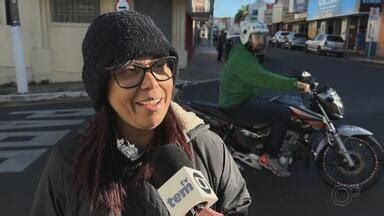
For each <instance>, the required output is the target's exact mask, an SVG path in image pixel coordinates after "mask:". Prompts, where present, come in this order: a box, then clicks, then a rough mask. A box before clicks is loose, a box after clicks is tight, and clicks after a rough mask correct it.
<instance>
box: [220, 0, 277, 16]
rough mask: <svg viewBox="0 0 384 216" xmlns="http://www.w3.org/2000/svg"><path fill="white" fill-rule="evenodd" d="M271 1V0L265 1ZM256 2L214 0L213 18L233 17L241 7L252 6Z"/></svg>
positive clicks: (253, 0) (251, 0)
mask: <svg viewBox="0 0 384 216" xmlns="http://www.w3.org/2000/svg"><path fill="white" fill-rule="evenodd" d="M265 1H267V2H268V1H269V2H270V1H271V0H265ZM254 2H256V0H215V5H214V9H213V16H214V17H234V16H235V14H236V13H237V10H239V9H240V8H241V6H242V5H246V4H252V3H254Z"/></svg>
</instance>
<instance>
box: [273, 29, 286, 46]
mask: <svg viewBox="0 0 384 216" xmlns="http://www.w3.org/2000/svg"><path fill="white" fill-rule="evenodd" d="M289 33H290V32H289V31H278V32H276V33H275V35H273V37H272V40H271V46H277V47H279V46H281V45H282V44H284V43H285V42H286V41H287V36H288V35H289Z"/></svg>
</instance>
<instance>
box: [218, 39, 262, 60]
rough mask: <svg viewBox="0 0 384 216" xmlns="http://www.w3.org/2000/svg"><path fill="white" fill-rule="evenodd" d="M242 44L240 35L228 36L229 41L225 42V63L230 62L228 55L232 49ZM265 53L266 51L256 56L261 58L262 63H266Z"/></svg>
mask: <svg viewBox="0 0 384 216" xmlns="http://www.w3.org/2000/svg"><path fill="white" fill-rule="evenodd" d="M240 43H241V41H240V34H233V35H227V39H226V41H225V46H224V61H227V60H228V55H229V52H230V51H231V49H232V47H233V46H235V45H236V44H240ZM265 51H266V49H264V50H263V52H262V53H258V54H256V56H257V57H258V58H259V61H260V63H263V62H264V54H265Z"/></svg>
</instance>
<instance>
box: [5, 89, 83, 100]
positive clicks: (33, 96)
mask: <svg viewBox="0 0 384 216" xmlns="http://www.w3.org/2000/svg"><path fill="white" fill-rule="evenodd" d="M87 96H88V94H87V93H86V92H85V91H65V92H55V93H30V94H9V95H0V102H19V101H40V100H53V99H57V98H66V97H67V98H75V97H87Z"/></svg>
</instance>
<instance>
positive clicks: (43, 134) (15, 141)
mask: <svg viewBox="0 0 384 216" xmlns="http://www.w3.org/2000/svg"><path fill="white" fill-rule="evenodd" d="M93 114H94V110H93V109H91V108H79V109H51V110H31V111H17V112H11V113H8V115H25V117H24V118H22V119H21V120H10V121H0V130H10V131H9V132H5V131H1V132H0V173H17V172H23V171H24V170H25V169H26V168H27V167H28V166H30V165H31V164H32V163H33V162H34V161H35V160H36V159H38V158H39V157H40V156H41V155H42V154H43V153H44V152H46V151H48V150H49V147H51V146H54V145H55V144H56V143H57V142H59V141H60V140H61V139H63V138H64V137H65V136H66V135H67V134H68V133H69V132H70V131H71V128H73V126H75V125H79V124H81V123H82V122H83V121H84V119H85V118H86V117H87V116H90V115H93ZM63 117H65V118H71V117H75V118H77V119H57V118H63ZM79 117H82V118H81V119H79ZM41 118H53V119H49V120H46V119H41ZM54 118H56V119H54ZM55 127H66V128H68V129H67V130H65V129H64V130H58V129H56V130H55ZM26 128H29V129H31V128H36V130H35V131H12V130H19V129H26ZM38 128H39V129H38ZM41 128H44V129H46V128H48V129H47V130H43V129H41ZM39 147H40V148H39ZM4 148H23V149H12V150H10V149H4ZM32 148H33V149H32Z"/></svg>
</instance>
